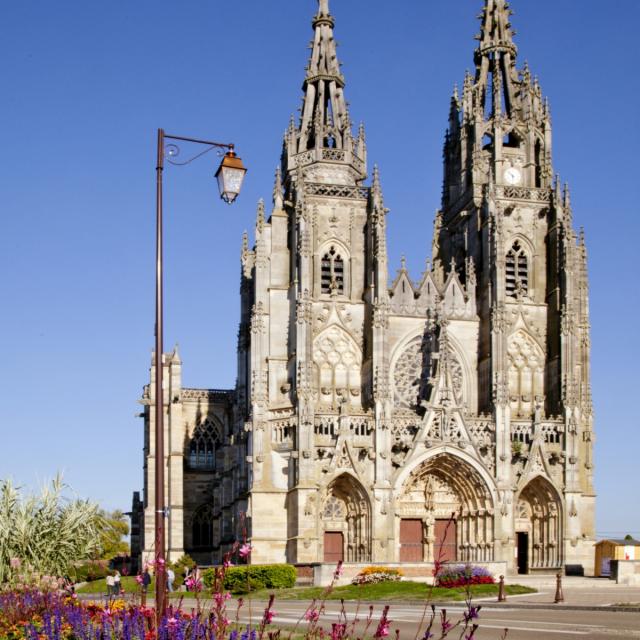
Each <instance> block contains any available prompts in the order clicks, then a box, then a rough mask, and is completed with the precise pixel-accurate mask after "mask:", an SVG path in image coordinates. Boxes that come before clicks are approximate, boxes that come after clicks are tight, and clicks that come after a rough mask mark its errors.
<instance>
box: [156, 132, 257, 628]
mask: <svg viewBox="0 0 640 640" xmlns="http://www.w3.org/2000/svg"><path fill="white" fill-rule="evenodd" d="M166 140H178V141H181V142H188V143H193V144H198V145H204V146H206V147H208V148H207V149H205V150H204V151H202V152H201V153H198V154H197V155H195V156H193V157H192V158H189V159H187V160H186V161H184V162H177V161H175V160H171V157H176V156H177V155H178V153H179V149H178V147H177V146H176V145H174V144H172V145H171V149H170V151H169V159H168V160H169V162H170V163H171V164H175V165H186V164H189V163H191V162H193V161H194V160H196V159H197V158H200V157H201V156H203V155H204V154H205V153H208V152H209V151H212V150H213V149H225V150H226V153H225V154H224V156H223V158H222V161H221V163H220V166H219V167H218V170H217V171H216V174H215V177H216V179H217V181H218V188H219V190H220V197H221V198H222V199H223V200H224V201H225V202H226V203H227V204H232V203H233V202H234V201H235V199H236V198H237V197H238V194H239V193H240V189H241V188H242V182H243V180H244V176H245V174H246V172H247V170H246V169H245V167H244V166H243V165H242V160H241V159H240V158H238V156H236V154H235V151H234V145H233V144H225V143H221V142H211V141H209V140H197V139H195V138H185V137H183V136H170V135H167V134H166V133H165V132H164V130H163V129H158V161H157V165H156V322H155V338H156V344H155V351H156V357H155V414H156V415H155V439H156V443H155V475H156V477H155V576H156V588H155V599H156V619H157V622H158V624H159V623H160V620H161V619H162V616H163V615H164V613H165V610H166V597H167V594H166V576H167V574H166V560H167V559H166V553H165V518H166V517H167V515H168V513H167V507H166V505H165V491H164V466H165V461H164V393H163V384H162V382H163V381H162V373H163V369H162V365H163V362H162V360H163V351H164V347H163V326H162V324H163V298H162V294H163V287H162V284H163V264H162V175H163V172H164V161H165V157H166V154H167V148H166V147H165V141H166Z"/></svg>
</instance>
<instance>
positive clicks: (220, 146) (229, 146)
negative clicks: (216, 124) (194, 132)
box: [164, 134, 234, 167]
mask: <svg viewBox="0 0 640 640" xmlns="http://www.w3.org/2000/svg"><path fill="white" fill-rule="evenodd" d="M164 139H165V140H167V139H169V140H180V141H184V142H189V143H192V144H202V145H206V146H207V147H208V149H205V150H204V151H201V152H200V153H197V154H196V155H195V156H193V157H191V158H189V159H188V160H185V161H184V162H177V161H176V160H172V159H171V157H170V156H171V154H170V153H168V154H167V156H168V157H167V162H168V163H169V164H172V165H174V166H176V167H184V166H185V165H187V164H191V163H192V162H193V161H194V160H197V159H198V158H200V157H202V156H203V155H205V154H207V153H209V151H213V150H214V149H227V150H228V151H231V152H233V149H234V145H233V143H228V144H227V143H225V142H211V141H210V140H197V139H195V138H185V137H184V136H170V135H167V134H165V135H164ZM168 147H173V148H174V149H176V153H175V154H174V155H178V153H180V147H178V145H169V146H168Z"/></svg>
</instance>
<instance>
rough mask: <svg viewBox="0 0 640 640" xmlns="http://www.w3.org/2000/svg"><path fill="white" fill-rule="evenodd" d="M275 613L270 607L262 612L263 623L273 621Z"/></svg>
mask: <svg viewBox="0 0 640 640" xmlns="http://www.w3.org/2000/svg"><path fill="white" fill-rule="evenodd" d="M275 615H276V612H275V611H272V610H271V609H269V610H268V611H265V612H264V623H265V624H271V622H272V621H273V618H274V616H275Z"/></svg>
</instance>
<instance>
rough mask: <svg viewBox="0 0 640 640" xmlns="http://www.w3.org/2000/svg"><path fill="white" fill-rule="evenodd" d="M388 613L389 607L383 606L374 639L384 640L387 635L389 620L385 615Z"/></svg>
mask: <svg viewBox="0 0 640 640" xmlns="http://www.w3.org/2000/svg"><path fill="white" fill-rule="evenodd" d="M388 613H389V605H387V606H385V608H384V609H383V610H382V615H381V616H380V622H379V623H378V628H377V629H376V632H375V634H374V636H373V637H374V638H378V639H379V638H386V637H387V636H388V635H389V625H390V624H391V620H389V618H387V614H388Z"/></svg>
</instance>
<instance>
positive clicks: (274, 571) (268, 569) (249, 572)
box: [202, 564, 297, 593]
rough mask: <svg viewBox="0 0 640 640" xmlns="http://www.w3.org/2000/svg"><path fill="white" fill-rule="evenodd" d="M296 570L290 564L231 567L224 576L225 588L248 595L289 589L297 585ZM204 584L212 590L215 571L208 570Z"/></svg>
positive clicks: (205, 573) (204, 577)
mask: <svg viewBox="0 0 640 640" xmlns="http://www.w3.org/2000/svg"><path fill="white" fill-rule="evenodd" d="M296 577H297V574H296V568H295V567H294V566H293V565H290V564H252V565H248V566H241V567H229V568H228V569H227V571H226V573H225V576H224V588H225V589H228V590H229V591H231V592H232V593H248V592H250V591H258V590H259V589H288V588H290V587H293V586H294V585H295V583H296ZM202 579H203V582H204V584H205V586H206V587H207V588H210V587H211V586H212V584H213V581H214V579H215V569H207V570H206V571H205V572H204V573H203V575H202Z"/></svg>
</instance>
